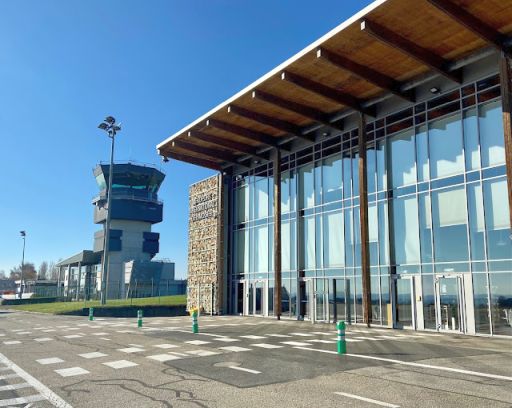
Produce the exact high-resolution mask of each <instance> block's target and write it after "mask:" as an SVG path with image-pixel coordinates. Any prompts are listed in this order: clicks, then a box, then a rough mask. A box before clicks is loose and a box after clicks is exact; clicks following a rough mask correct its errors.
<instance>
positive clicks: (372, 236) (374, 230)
mask: <svg viewBox="0 0 512 408" xmlns="http://www.w3.org/2000/svg"><path fill="white" fill-rule="evenodd" d="M368 240H369V247H370V248H369V249H370V265H372V266H375V265H378V264H379V221H378V216H377V203H371V204H369V205H368Z"/></svg>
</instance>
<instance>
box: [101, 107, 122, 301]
mask: <svg viewBox="0 0 512 408" xmlns="http://www.w3.org/2000/svg"><path fill="white" fill-rule="evenodd" d="M98 128H100V129H101V130H104V131H105V132H107V135H108V137H109V138H110V140H111V149H110V167H109V170H108V190H107V218H106V220H105V228H104V234H103V239H104V242H103V262H102V266H101V304H102V305H104V304H106V303H107V282H108V267H109V263H108V262H109V253H108V251H109V240H110V216H111V212H110V209H111V205H112V179H113V176H114V141H115V137H116V134H117V132H119V131H120V130H121V124H116V119H115V118H114V117H113V116H107V117H106V118H105V120H104V121H103V122H101V123H100V124H99V125H98Z"/></svg>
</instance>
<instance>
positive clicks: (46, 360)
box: [36, 357, 64, 365]
mask: <svg viewBox="0 0 512 408" xmlns="http://www.w3.org/2000/svg"><path fill="white" fill-rule="evenodd" d="M36 361H37V362H38V363H39V364H42V365H48V364H58V363H63V362H64V360H62V359H60V358H58V357H51V358H42V359H40V360H36Z"/></svg>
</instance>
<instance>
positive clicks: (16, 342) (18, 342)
mask: <svg viewBox="0 0 512 408" xmlns="http://www.w3.org/2000/svg"><path fill="white" fill-rule="evenodd" d="M20 343H21V341H19V340H11V341H4V344H5V345H6V346H10V345H12V344H20Z"/></svg>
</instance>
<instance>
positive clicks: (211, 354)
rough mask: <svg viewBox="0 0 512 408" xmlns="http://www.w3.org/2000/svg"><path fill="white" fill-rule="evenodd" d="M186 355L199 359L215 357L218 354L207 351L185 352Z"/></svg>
mask: <svg viewBox="0 0 512 408" xmlns="http://www.w3.org/2000/svg"><path fill="white" fill-rule="evenodd" d="M187 353H188V354H192V355H194V356H199V357H208V356H215V355H217V354H220V353H217V352H215V351H209V350H191V351H187Z"/></svg>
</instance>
